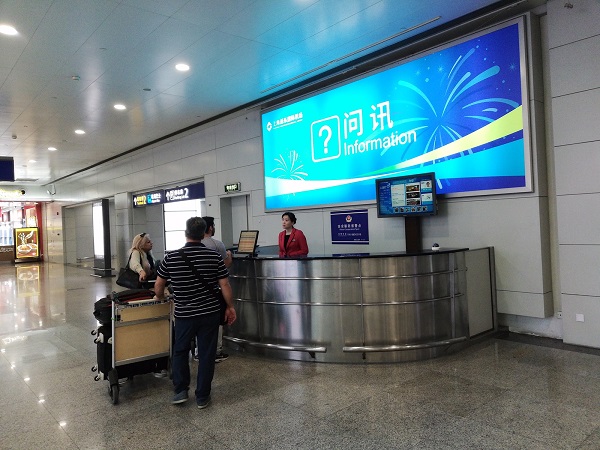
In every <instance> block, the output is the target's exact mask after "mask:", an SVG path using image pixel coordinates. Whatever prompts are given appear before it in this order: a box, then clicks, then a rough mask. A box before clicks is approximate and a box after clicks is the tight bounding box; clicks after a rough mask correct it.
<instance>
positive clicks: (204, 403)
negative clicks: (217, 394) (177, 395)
mask: <svg viewBox="0 0 600 450" xmlns="http://www.w3.org/2000/svg"><path fill="white" fill-rule="evenodd" d="M196 404H197V405H198V409H204V408H206V407H207V406H208V405H210V395H209V396H208V398H207V399H206V400H204V401H200V400H196Z"/></svg>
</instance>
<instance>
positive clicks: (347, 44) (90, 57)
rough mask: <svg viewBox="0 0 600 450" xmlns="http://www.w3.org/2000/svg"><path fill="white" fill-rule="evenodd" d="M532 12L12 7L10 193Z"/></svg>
mask: <svg viewBox="0 0 600 450" xmlns="http://www.w3.org/2000/svg"><path fill="white" fill-rule="evenodd" d="M531 3H537V4H540V3H541V2H540V1H537V2H536V1H535V0H522V1H517V0H513V1H494V0H452V1H449V0H427V1H424V0H166V1H165V0H120V1H119V0H1V1H0V25H3V24H4V25H11V26H13V27H14V28H16V30H17V31H18V34H17V35H13V36H8V35H4V34H0V156H12V157H14V160H15V176H16V178H17V180H16V181H15V183H0V185H3V186H5V187H6V186H16V185H19V186H28V185H29V186H31V185H36V186H43V185H47V184H49V183H53V182H55V181H57V180H60V179H63V178H65V177H68V176H69V175H71V174H73V173H75V172H77V171H81V170H82V169H85V168H87V167H90V166H92V165H95V164H98V163H99V162H101V161H104V160H107V159H109V158H113V157H115V156H117V155H120V154H122V153H125V152H127V151H130V150H132V149H136V148H140V147H143V146H144V144H147V143H149V142H152V141H154V140H156V139H159V138H161V137H163V136H165V135H168V134H171V133H174V132H177V131H178V130H182V129H184V128H186V127H189V126H192V125H194V124H198V123H201V122H204V121H207V120H209V119H210V118H212V117H215V116H217V115H219V114H223V113H226V112H228V111H232V110H235V109H236V108H238V107H240V106H242V105H251V104H253V103H257V101H259V100H264V99H267V98H269V97H270V96H273V95H276V94H277V93H281V92H284V91H285V90H288V89H290V88H291V87H292V86H294V85H296V84H301V83H303V82H304V83H305V82H306V81H307V80H310V79H313V78H314V77H315V76H317V77H318V76H319V75H321V74H323V73H331V71H332V70H333V71H334V70H335V69H336V67H342V66H344V65H345V64H348V63H349V62H351V61H352V60H355V59H360V58H364V57H365V56H366V55H368V54H370V53H372V52H377V51H379V50H382V49H383V48H385V47H388V46H390V45H397V44H398V43H400V42H402V41H404V40H407V39H412V38H414V37H415V36H416V35H420V34H422V33H428V32H429V33H430V32H432V30H437V29H440V27H444V26H448V24H450V23H455V22H456V21H457V19H459V18H461V17H465V16H469V15H472V14H473V13H474V12H476V11H479V10H482V9H485V10H486V11H487V10H490V9H496V8H498V7H500V6H507V5H511V6H513V4H516V5H519V6H528V7H531V5H528V4H531ZM479 12H481V11H479ZM438 16H439V18H438V19H437V20H435V19H436V17H438ZM423 23H426V24H425V25H423V26H421V27H417V28H416V29H414V30H412V27H415V26H417V25H420V24H423ZM399 33H401V34H399ZM380 41H383V42H380ZM349 54H351V55H349ZM348 55H349V56H348ZM178 63H185V64H187V65H189V67H190V70H189V71H187V72H179V71H177V70H176V69H175V65H176V64H178ZM117 103H120V104H123V105H125V106H126V109H125V110H121V111H119V110H116V109H115V108H114V105H115V104H117ZM76 129H81V130H84V131H85V134H83V135H78V134H75V133H74V131H75V130H76ZM49 147H54V148H56V150H55V151H49V150H48V148H49Z"/></svg>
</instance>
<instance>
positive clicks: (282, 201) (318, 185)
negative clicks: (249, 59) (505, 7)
mask: <svg viewBox="0 0 600 450" xmlns="http://www.w3.org/2000/svg"><path fill="white" fill-rule="evenodd" d="M523 36H524V32H523V23H522V20H516V21H513V22H511V23H510V24H508V25H505V26H502V27H498V28H496V29H494V30H493V31H490V32H487V33H485V34H481V35H479V36H476V37H473V38H470V39H468V40H463V41H462V42H460V43H458V44H455V45H453V46H448V47H445V48H443V49H441V50H439V49H438V50H434V51H432V52H431V53H429V54H427V55H425V56H422V57H419V58H418V59H414V60H412V61H408V62H406V63H404V64H401V65H398V66H396V67H392V68H390V69H387V70H385V71H382V72H379V73H376V74H373V75H371V76H368V77H365V78H362V79H359V80H357V81H354V82H352V83H349V84H346V85H343V86H340V87H338V88H336V89H332V90H330V91H327V92H323V93H320V94H318V95H314V96H312V97H309V98H306V99H303V100H300V101H298V102H295V103H292V104H289V105H287V106H283V107H281V108H278V109H275V110H272V111H268V112H266V113H264V114H263V115H262V138H263V151H264V155H263V156H264V177H265V207H266V209H267V210H274V209H293V208H298V207H310V206H317V205H325V204H340V203H349V202H354V203H361V202H362V203H368V202H370V201H373V200H375V179H377V178H382V177H390V176H398V175H409V174H412V173H419V172H434V173H435V177H436V182H437V193H438V194H454V195H481V194H489V193H493V194H497V193H506V192H526V191H530V190H531V176H530V156H529V152H530V150H529V144H528V128H527V111H526V107H527V98H526V73H525V64H524V61H525V57H524V44H523V42H524V37H523Z"/></svg>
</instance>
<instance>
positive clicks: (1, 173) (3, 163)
mask: <svg viewBox="0 0 600 450" xmlns="http://www.w3.org/2000/svg"><path fill="white" fill-rule="evenodd" d="M0 181H15V161H14V159H13V158H11V157H8V156H0Z"/></svg>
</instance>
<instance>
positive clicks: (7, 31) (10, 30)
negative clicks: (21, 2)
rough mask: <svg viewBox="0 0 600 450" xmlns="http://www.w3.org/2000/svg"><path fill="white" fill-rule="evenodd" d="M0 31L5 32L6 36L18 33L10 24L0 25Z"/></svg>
mask: <svg viewBox="0 0 600 450" xmlns="http://www.w3.org/2000/svg"><path fill="white" fill-rule="evenodd" d="M0 33H2V34H7V35H8V36H14V35H15V34H19V32H18V31H17V30H16V29H15V28H14V27H11V26H10V25H0Z"/></svg>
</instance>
